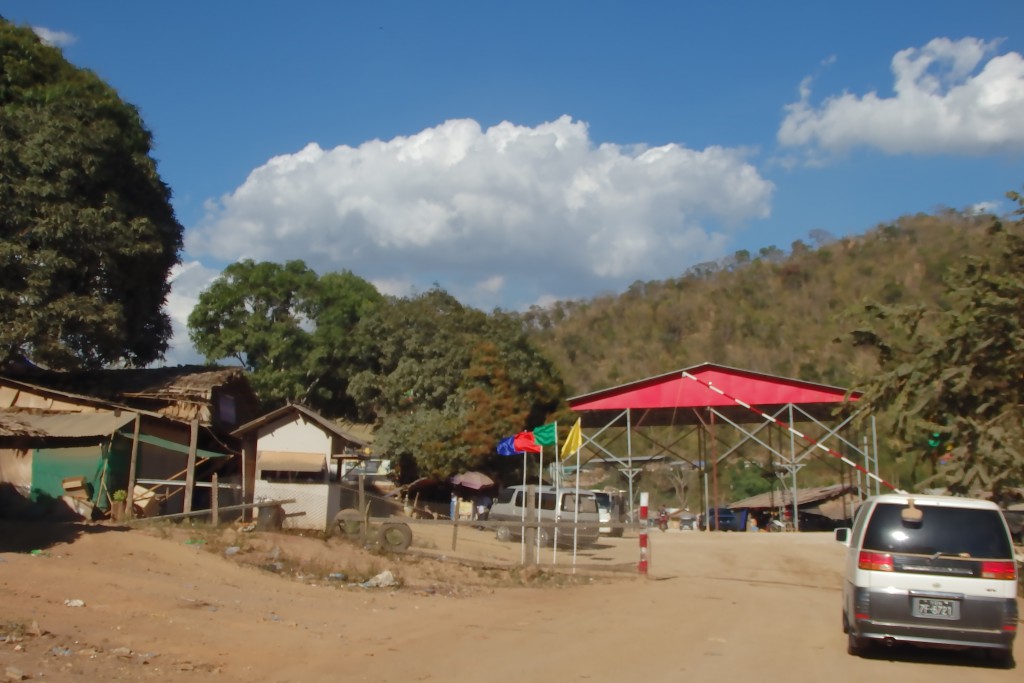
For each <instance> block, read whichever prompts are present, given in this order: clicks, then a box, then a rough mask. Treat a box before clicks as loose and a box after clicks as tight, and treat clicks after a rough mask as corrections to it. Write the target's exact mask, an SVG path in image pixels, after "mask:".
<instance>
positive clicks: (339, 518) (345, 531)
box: [333, 508, 363, 536]
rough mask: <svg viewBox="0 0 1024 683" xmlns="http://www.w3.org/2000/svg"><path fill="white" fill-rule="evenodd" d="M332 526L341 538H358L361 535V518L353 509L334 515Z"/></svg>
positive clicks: (346, 509) (357, 511)
mask: <svg viewBox="0 0 1024 683" xmlns="http://www.w3.org/2000/svg"><path fill="white" fill-rule="evenodd" d="M333 526H334V528H335V529H337V531H338V533H339V534H341V535H342V536H358V535H360V534H362V533H363V516H362V515H361V514H359V510H356V509H355V508H345V509H344V510H341V511H339V512H338V514H336V515H334V525H333Z"/></svg>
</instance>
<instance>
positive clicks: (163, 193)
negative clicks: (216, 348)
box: [0, 18, 182, 369]
mask: <svg viewBox="0 0 1024 683" xmlns="http://www.w3.org/2000/svg"><path fill="white" fill-rule="evenodd" d="M151 149H152V136H151V134H150V132H149V131H148V130H147V129H146V127H145V126H144V124H143V122H142V119H141V117H140V115H139V112H138V110H137V109H136V108H135V107H134V106H132V105H130V104H128V103H126V102H123V101H122V100H121V99H120V98H119V97H118V94H117V92H116V91H115V90H114V89H113V88H111V87H110V86H108V85H107V84H105V83H104V82H103V81H101V80H100V79H99V78H98V77H97V76H96V75H95V74H94V73H92V72H90V71H87V70H83V69H78V68H76V67H74V66H72V65H71V64H69V63H68V62H67V61H65V59H64V58H63V56H62V54H61V53H60V51H59V50H57V49H56V48H53V47H49V46H46V45H44V44H42V43H41V42H40V40H39V39H38V38H37V37H36V35H35V34H34V33H33V32H32V31H31V30H30V29H28V28H23V27H17V26H14V25H13V24H11V23H9V22H7V21H5V20H4V19H2V18H0V178H3V181H2V182H0V361H3V360H9V359H12V358H15V357H18V356H24V357H27V358H29V359H31V360H33V361H35V362H37V363H41V364H44V365H47V366H49V367H51V368H55V369H72V368H82V367H84V368H93V367H101V366H105V365H111V364H117V363H120V364H124V365H134V366H140V365H145V364H148V363H151V362H153V361H155V360H158V359H160V358H162V357H163V354H164V352H165V351H166V349H167V341H168V339H169V338H170V336H171V323H170V318H169V317H168V315H167V314H166V312H165V311H164V304H165V302H166V298H167V295H168V293H169V291H170V285H169V283H168V276H169V274H170V271H171V268H172V267H173V266H174V265H175V264H177V263H178V258H179V257H178V254H179V251H180V249H181V246H182V226H181V225H180V224H179V223H178V221H177V219H176V218H175V215H174V210H173V208H172V207H171V204H170V198H171V193H170V190H169V189H168V187H167V186H166V185H165V184H164V183H163V182H162V181H161V179H160V177H159V175H158V174H157V168H156V162H155V161H154V160H153V158H152V156H151Z"/></svg>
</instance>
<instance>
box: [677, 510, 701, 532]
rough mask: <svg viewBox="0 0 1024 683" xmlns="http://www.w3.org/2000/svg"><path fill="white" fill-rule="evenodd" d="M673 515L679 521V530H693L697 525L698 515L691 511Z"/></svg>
mask: <svg viewBox="0 0 1024 683" xmlns="http://www.w3.org/2000/svg"><path fill="white" fill-rule="evenodd" d="M675 517H676V519H677V520H678V522H679V530H680V531H694V530H695V529H696V528H697V526H698V523H697V518H698V515H695V514H693V513H692V512H680V513H678V514H676V515H675Z"/></svg>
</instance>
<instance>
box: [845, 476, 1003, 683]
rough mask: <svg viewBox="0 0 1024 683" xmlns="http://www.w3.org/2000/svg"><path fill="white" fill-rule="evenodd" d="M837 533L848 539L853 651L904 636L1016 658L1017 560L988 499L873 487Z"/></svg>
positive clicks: (847, 620)
mask: <svg viewBox="0 0 1024 683" xmlns="http://www.w3.org/2000/svg"><path fill="white" fill-rule="evenodd" d="M835 537H836V540H838V541H840V542H842V543H845V544H846V545H847V546H848V547H849V552H848V553H847V557H846V565H845V572H844V581H843V631H844V632H845V633H846V634H847V643H848V644H847V650H848V652H849V653H850V654H853V655H859V654H864V653H865V652H866V651H867V650H868V649H869V648H870V647H871V646H872V645H873V644H876V643H879V642H881V643H886V644H892V643H894V642H908V643H915V644H919V645H926V646H939V647H952V648H966V647H971V648H984V649H985V650H986V651H987V652H988V653H989V654H990V656H991V657H992V658H993V659H994V660H996V661H997V662H999V663H1001V664H1003V665H1004V666H1007V667H1010V666H1013V639H1014V636H1015V635H1016V634H1017V564H1016V560H1015V559H1014V554H1013V543H1012V541H1011V539H1010V532H1009V529H1008V528H1007V526H1006V521H1005V520H1004V519H1003V515H1002V513H1001V512H1000V510H999V507H998V506H996V505H995V504H994V503H991V502H989V501H983V500H973V499H968V498H956V497H953V496H925V495H920V496H919V495H906V494H886V495H881V496H875V497H873V498H869V499H868V500H867V501H865V502H864V504H863V505H862V506H861V507H860V509H859V510H858V511H857V514H856V516H855V519H854V523H853V528H852V529H848V528H844V529H836V531H835Z"/></svg>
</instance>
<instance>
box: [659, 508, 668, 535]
mask: <svg viewBox="0 0 1024 683" xmlns="http://www.w3.org/2000/svg"><path fill="white" fill-rule="evenodd" d="M658 528H659V529H661V530H662V531H668V513H667V512H665V511H664V510H663V511H661V512H660V513H658Z"/></svg>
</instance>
